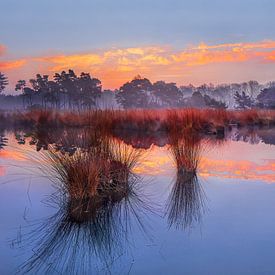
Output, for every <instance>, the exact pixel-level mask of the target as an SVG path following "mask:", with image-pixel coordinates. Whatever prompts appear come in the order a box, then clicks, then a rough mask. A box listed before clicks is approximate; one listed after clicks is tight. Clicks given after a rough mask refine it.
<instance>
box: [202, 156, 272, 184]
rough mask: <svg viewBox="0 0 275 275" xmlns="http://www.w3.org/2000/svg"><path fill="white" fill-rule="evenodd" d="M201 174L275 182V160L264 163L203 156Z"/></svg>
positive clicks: (204, 175) (206, 176)
mask: <svg viewBox="0 0 275 275" xmlns="http://www.w3.org/2000/svg"><path fill="white" fill-rule="evenodd" d="M199 174H200V175H201V176H203V177H205V178H208V177H221V178H233V179H249V180H261V181H266V182H270V183H271V182H275V160H263V161H262V164H258V163H255V162H251V161H248V160H247V161H237V160H215V159H207V158H202V159H201V161H200V164H199Z"/></svg>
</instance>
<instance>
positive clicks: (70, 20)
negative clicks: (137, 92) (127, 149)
mask: <svg viewBox="0 0 275 275" xmlns="http://www.w3.org/2000/svg"><path fill="white" fill-rule="evenodd" d="M0 6H1V11H2V12H1V16H0V26H1V27H0V71H1V72H3V73H5V74H6V75H7V76H8V77H9V79H10V87H9V89H13V86H14V84H15V82H16V81H17V80H19V79H26V80H28V79H30V78H33V77H34V76H35V75H36V74H37V73H41V74H48V75H50V76H52V75H53V74H54V73H55V72H60V71H62V70H67V69H69V68H72V69H74V70H75V71H76V72H77V73H80V72H81V71H85V72H90V73H91V75H92V76H93V77H97V78H99V79H100V80H101V81H102V84H103V87H104V88H106V89H108V88H111V89H114V88H119V87H120V86H121V85H122V84H123V83H124V82H126V81H129V80H131V79H132V78H133V77H134V76H136V75H138V74H139V75H141V76H144V77H147V78H149V79H151V80H152V81H156V80H165V81H167V82H175V83H177V84H178V85H188V84H189V83H193V84H194V85H200V84H203V83H214V84H218V83H229V82H243V81H248V80H251V79H253V80H257V81H259V82H261V83H263V82H268V81H271V80H275V73H274V72H275V23H274V19H273V17H274V13H275V1H274V0H242V1H240V0H238V1H237V0H231V1H228V0H227V1H225V0H192V1H186V0H169V1H167V0H156V1H154V0H131V1H129V0H127V1H126V0H125V1H124V0H116V1H113V0H78V1H72V0H59V1H54V0H48V1H37V0H24V1H22V0H0Z"/></svg>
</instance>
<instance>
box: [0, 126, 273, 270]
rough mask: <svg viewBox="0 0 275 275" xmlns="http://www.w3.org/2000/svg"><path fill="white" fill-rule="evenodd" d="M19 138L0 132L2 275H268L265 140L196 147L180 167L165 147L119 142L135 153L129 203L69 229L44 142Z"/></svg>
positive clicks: (269, 190)
mask: <svg viewBox="0 0 275 275" xmlns="http://www.w3.org/2000/svg"><path fill="white" fill-rule="evenodd" d="M23 135H24V132H16V133H14V132H8V131H3V132H2V136H5V137H6V138H7V141H3V143H5V145H6V146H3V148H2V149H1V150H0V183H1V185H0V206H1V212H0V218H1V227H0V259H1V264H0V273H1V274H14V273H16V272H19V273H20V274H21V273H23V272H26V273H29V274H274V273H275V262H274V256H275V252H274V247H275V218H274V215H275V214H274V213H275V145H272V143H273V144H274V143H275V142H274V130H272V129H269V130H266V131H264V132H261V131H252V132H251V131H250V132H249V131H248V132H244V133H243V132H242V131H238V130H235V131H232V132H230V133H228V134H227V135H226V139H225V140H222V141H221V140H219V141H213V140H205V139H201V140H199V141H198V142H196V144H193V145H191V149H190V148H185V149H183V151H181V155H180V157H181V161H182V162H183V163H181V164H180V163H179V161H177V159H175V153H176V152H179V151H175V148H174V147H173V148H172V147H171V145H169V144H166V143H167V142H166V141H165V139H160V140H159V142H154V141H153V143H155V144H152V142H151V141H150V139H149V140H148V139H147V140H145V141H140V139H138V138H136V139H135V138H133V139H131V138H129V137H128V138H125V139H124V141H125V142H126V143H128V145H127V148H130V147H131V146H132V145H133V146H134V147H136V148H137V147H139V148H137V149H135V150H138V151H139V152H140V158H139V162H138V163H137V164H136V165H135V167H134V168H133V170H134V173H135V174H136V175H137V176H138V180H137V181H138V182H137V183H136V197H135V198H132V199H131V200H130V201H129V202H126V201H121V202H119V204H118V205H117V206H116V207H114V208H112V209H109V210H108V211H109V212H108V217H107V218H106V215H105V214H104V215H105V216H104V217H105V218H102V219H99V220H97V221H96V222H94V223H93V224H90V223H89V222H87V221H86V222H83V223H82V222H79V223H75V224H73V223H72V222H70V221H69V220H68V213H67V212H66V211H68V208H66V206H64V198H63V197H62V196H65V195H64V194H60V192H59V193H58V192H57V188H56V185H54V184H53V183H52V182H51V180H50V179H49V177H47V172H46V169H45V168H44V167H45V165H44V164H43V165H41V163H42V162H45V161H46V160H45V156H46V157H47V151H46V150H43V148H42V149H41V150H39V152H37V149H40V147H43V146H42V145H43V142H42V145H41V144H40V145H39V144H38V145H37V139H39V138H38V137H36V140H35V141H34V140H32V139H31V137H27V138H23ZM20 139H21V142H20ZM24 141H25V144H19V143H24ZM29 143H31V144H32V145H30V144H29ZM35 143H36V144H35ZM131 143H132V145H131ZM160 145H161V146H160ZM44 149H45V146H44ZM177 149H182V147H181V144H180V145H179V146H178V147H177ZM173 150H174V151H173ZM190 162H191V164H190ZM184 165H187V166H188V165H191V166H196V169H193V170H192V172H189V173H186V170H184V169H182V168H184V167H182V166H184ZM102 211H103V212H104V211H105V210H102ZM104 213H105V212H104ZM99 232H100V233H99Z"/></svg>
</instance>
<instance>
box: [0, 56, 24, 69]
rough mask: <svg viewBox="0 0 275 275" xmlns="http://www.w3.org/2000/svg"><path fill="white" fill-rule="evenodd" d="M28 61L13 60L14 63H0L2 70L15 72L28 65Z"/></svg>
mask: <svg viewBox="0 0 275 275" xmlns="http://www.w3.org/2000/svg"><path fill="white" fill-rule="evenodd" d="M26 62H27V61H26V59H19V60H12V61H3V62H2V61H0V70H2V71H6V70H13V69H18V68H21V67H22V66H24V65H25V64H26Z"/></svg>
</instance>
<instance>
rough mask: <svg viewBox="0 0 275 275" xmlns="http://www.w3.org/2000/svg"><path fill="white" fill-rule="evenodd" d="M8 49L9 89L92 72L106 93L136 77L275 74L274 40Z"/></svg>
mask: <svg viewBox="0 0 275 275" xmlns="http://www.w3.org/2000/svg"><path fill="white" fill-rule="evenodd" d="M8 56H9V51H8V48H7V47H6V46H5V45H3V44H0V71H1V72H4V73H5V74H6V75H7V76H8V77H9V79H10V89H12V87H13V86H14V85H15V83H16V81H17V80H19V79H25V80H27V81H28V80H29V79H31V78H33V77H35V75H36V74H37V73H40V74H47V75H50V77H52V76H53V74H54V73H55V72H61V71H63V70H68V69H73V70H75V72H76V73H80V72H82V71H84V72H89V73H91V75H92V76H93V77H96V78H99V79H100V80H101V81H102V85H103V88H104V89H115V88H119V87H120V86H121V85H122V84H123V83H125V82H127V81H130V80H131V79H132V78H133V77H134V76H136V75H141V76H143V77H146V78H149V79H150V80H151V81H153V82H154V81H157V80H164V81H166V82H175V83H177V85H188V84H190V83H192V84H194V85H199V84H203V83H214V84H218V83H229V82H231V83H232V82H234V83H236V82H244V81H248V80H257V81H259V82H268V81H272V80H273V78H272V77H274V76H273V71H274V70H275V40H262V41H257V42H250V43H248V42H238V43H224V44H207V43H204V42H202V43H199V44H197V45H190V46H188V47H186V48H182V49H174V48H173V47H172V46H162V45H159V46H142V47H128V48H109V49H105V50H103V49H99V50H92V51H87V52H75V53H70V54H66V53H55V54H44V55H33V56H32V55H28V56H21V57H20V58H17V59H10V58H8Z"/></svg>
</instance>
